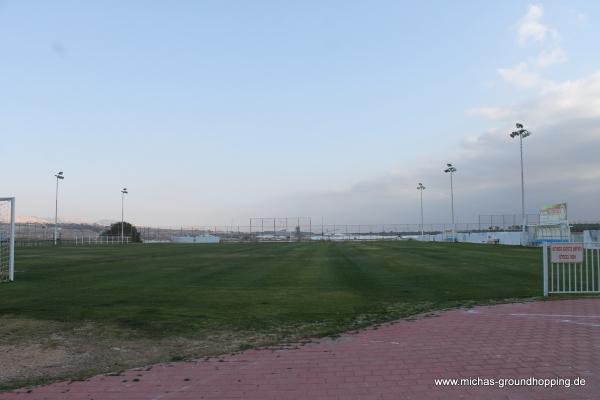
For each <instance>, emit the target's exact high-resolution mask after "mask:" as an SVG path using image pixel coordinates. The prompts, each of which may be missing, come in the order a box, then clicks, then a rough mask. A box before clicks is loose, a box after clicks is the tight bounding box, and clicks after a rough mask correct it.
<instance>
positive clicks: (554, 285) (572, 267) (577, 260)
mask: <svg viewBox="0 0 600 400" xmlns="http://www.w3.org/2000/svg"><path fill="white" fill-rule="evenodd" d="M543 251H544V253H543V259H544V296H548V295H549V294H553V293H554V294H567V293H600V244H598V243H553V244H544V247H543Z"/></svg>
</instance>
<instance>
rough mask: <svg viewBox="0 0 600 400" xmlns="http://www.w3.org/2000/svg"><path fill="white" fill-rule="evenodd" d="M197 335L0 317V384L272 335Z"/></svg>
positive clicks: (195, 354) (227, 348)
mask: <svg viewBox="0 0 600 400" xmlns="http://www.w3.org/2000/svg"><path fill="white" fill-rule="evenodd" d="M196 336H197V337H196V338H193V339H191V338H184V337H169V338H161V339H152V338H145V337H142V336H140V335H139V334H138V333H137V332H135V331H132V330H123V329H122V328H120V329H117V328H111V327H107V326H105V325H99V324H95V323H91V322H86V323H79V324H71V323H58V322H52V321H38V320H28V319H16V318H0V389H11V388H16V387H23V386H30V385H36V384H41V383H44V382H49V381H53V380H58V379H82V378H84V377H88V376H91V375H94V374H98V373H110V372H113V373H114V372H118V371H121V370H124V369H127V368H132V367H139V366H142V365H149V364H153V363H157V362H164V361H179V360H185V359H190V358H201V357H207V356H215V355H220V354H226V353H232V352H235V351H238V350H240V349H243V348H248V347H255V346H260V345H266V344H269V343H272V342H273V341H274V340H276V338H275V337H270V336H268V335H267V336H261V335H254V336H253V335H250V334H241V333H240V334H234V333H214V332H211V333H198V334H197V335H196Z"/></svg>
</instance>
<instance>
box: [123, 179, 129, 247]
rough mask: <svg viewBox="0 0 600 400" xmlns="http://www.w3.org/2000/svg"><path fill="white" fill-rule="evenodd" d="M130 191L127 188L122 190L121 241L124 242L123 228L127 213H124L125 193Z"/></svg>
mask: <svg viewBox="0 0 600 400" xmlns="http://www.w3.org/2000/svg"><path fill="white" fill-rule="evenodd" d="M127 193H129V192H128V191H127V188H123V190H121V243H123V241H124V237H125V235H124V229H123V225H124V223H125V218H124V216H125V214H124V208H125V207H124V205H125V195H126V194H127Z"/></svg>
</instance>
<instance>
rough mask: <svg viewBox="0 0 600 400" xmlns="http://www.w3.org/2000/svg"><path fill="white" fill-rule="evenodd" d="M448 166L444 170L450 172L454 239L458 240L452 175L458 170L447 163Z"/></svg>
mask: <svg viewBox="0 0 600 400" xmlns="http://www.w3.org/2000/svg"><path fill="white" fill-rule="evenodd" d="M446 166H447V167H448V168H446V169H445V170H444V172H445V173H447V174H448V173H449V174H450V202H451V206H452V240H456V225H455V224H454V182H453V181H452V175H453V174H454V173H455V172H456V168H455V167H454V165H452V164H450V163H448V164H446Z"/></svg>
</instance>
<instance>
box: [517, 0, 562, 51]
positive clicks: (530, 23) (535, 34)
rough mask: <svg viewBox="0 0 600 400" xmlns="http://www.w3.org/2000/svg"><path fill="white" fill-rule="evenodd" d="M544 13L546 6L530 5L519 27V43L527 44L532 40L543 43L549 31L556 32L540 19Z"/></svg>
mask: <svg viewBox="0 0 600 400" xmlns="http://www.w3.org/2000/svg"><path fill="white" fill-rule="evenodd" d="M543 15H544V8H543V7H542V6H541V5H537V4H530V5H529V8H528V9H527V14H525V16H524V17H523V18H522V19H521V22H520V23H519V26H518V28H517V36H518V40H519V44H521V45H525V44H527V43H531V42H538V43H541V42H543V41H544V40H545V39H546V36H547V34H548V33H553V34H555V33H556V32H555V31H553V30H552V29H550V28H549V27H548V26H546V25H544V24H543V23H542V22H541V21H540V20H541V19H542V17H543Z"/></svg>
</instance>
